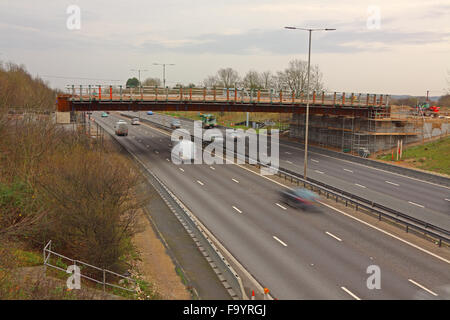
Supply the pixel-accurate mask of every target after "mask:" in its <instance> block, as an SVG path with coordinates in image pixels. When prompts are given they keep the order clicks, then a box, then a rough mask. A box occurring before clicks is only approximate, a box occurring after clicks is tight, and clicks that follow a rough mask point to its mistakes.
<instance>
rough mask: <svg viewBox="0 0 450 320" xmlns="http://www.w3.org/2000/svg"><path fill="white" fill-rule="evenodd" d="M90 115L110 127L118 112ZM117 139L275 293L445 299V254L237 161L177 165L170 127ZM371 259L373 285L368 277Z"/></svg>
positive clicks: (449, 294)
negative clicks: (286, 196)
mask: <svg viewBox="0 0 450 320" xmlns="http://www.w3.org/2000/svg"><path fill="white" fill-rule="evenodd" d="M94 117H95V118H96V119H97V121H98V122H99V123H100V124H102V125H103V126H104V127H105V128H107V130H108V131H110V132H112V129H111V128H112V126H113V124H114V123H115V122H116V121H117V120H118V119H119V118H118V117H117V116H115V115H113V114H111V115H110V116H109V117H108V118H100V117H99V113H95V115H94ZM128 122H129V121H128ZM119 140H120V141H121V143H122V144H123V145H124V146H125V147H126V148H127V149H128V150H130V151H131V152H133V153H134V154H135V155H137V156H138V157H139V159H141V160H142V161H143V162H144V163H146V164H147V165H148V166H149V168H151V170H152V171H153V172H154V173H155V174H156V175H157V176H158V177H159V178H160V179H161V180H162V181H163V182H164V183H165V184H166V185H167V186H168V187H169V188H170V189H171V190H172V191H173V192H174V193H175V195H176V196H177V197H179V198H180V200H181V201H183V203H184V204H185V205H186V206H187V207H188V208H189V209H190V210H191V211H192V212H193V213H194V214H195V215H196V216H197V217H198V218H199V219H200V220H201V221H202V222H203V223H204V224H205V225H206V227H207V228H208V229H209V230H210V231H212V232H213V233H214V235H215V236H216V237H217V238H218V239H219V240H220V241H221V243H222V244H223V245H224V246H225V247H226V248H227V249H228V250H229V251H230V252H231V253H232V254H233V255H234V256H235V257H236V258H237V259H238V260H239V261H240V263H241V264H242V265H243V266H244V267H245V268H246V269H247V270H248V271H249V272H250V273H251V274H252V275H253V276H254V277H255V278H256V279H257V280H258V281H259V282H260V283H262V284H263V285H264V287H267V288H269V289H270V290H271V293H272V294H273V296H275V297H276V298H278V299H417V298H420V299H450V291H449V290H450V261H448V260H445V259H442V258H441V259H440V258H438V257H436V256H433V255H431V254H430V253H428V252H425V251H423V250H420V249H418V248H417V247H414V246H412V245H410V244H408V243H405V242H402V241H399V240H398V239H395V238H393V237H391V236H389V235H387V234H385V233H383V232H380V231H378V230H375V229H373V228H371V227H369V226H367V225H365V224H362V223H361V222H358V221H355V220H354V219H351V218H349V217H347V216H345V215H343V214H341V213H339V212H338V211H336V210H334V209H332V208H329V207H326V206H321V207H320V212H304V211H299V210H295V209H293V208H291V207H288V206H287V205H286V204H284V203H281V202H280V198H279V196H278V193H279V191H280V190H283V188H284V187H283V186H281V185H278V184H277V183H274V182H273V181H271V180H269V179H267V178H265V177H262V176H260V175H258V174H256V173H254V172H251V171H249V170H247V169H244V168H242V167H240V166H237V165H234V164H223V165H206V164H200V165H193V164H182V165H175V164H173V163H172V162H171V153H170V152H171V142H170V136H169V134H168V133H164V132H163V131H159V130H156V129H153V128H151V127H149V126H147V125H139V126H131V125H129V135H128V136H126V137H119ZM318 160H319V161H321V160H322V158H319V159H318ZM319 163H320V162H319ZM325 168H326V167H325ZM322 170H325V169H323V168H322ZM358 182H361V183H365V182H363V181H361V180H358ZM367 187H369V186H367ZM413 200H416V201H418V200H417V199H413ZM371 265H376V266H379V268H380V271H381V289H379V290H378V289H372V290H371V289H368V287H367V284H366V283H367V282H366V281H367V278H368V277H369V276H370V275H369V274H367V272H366V271H367V268H368V267H369V266H371Z"/></svg>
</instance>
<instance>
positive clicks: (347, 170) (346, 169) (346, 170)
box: [344, 168, 353, 173]
mask: <svg viewBox="0 0 450 320" xmlns="http://www.w3.org/2000/svg"><path fill="white" fill-rule="evenodd" d="M344 170H345V171H347V172H351V173H353V171H352V170H349V169H345V168H344Z"/></svg>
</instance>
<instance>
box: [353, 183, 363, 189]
mask: <svg viewBox="0 0 450 320" xmlns="http://www.w3.org/2000/svg"><path fill="white" fill-rule="evenodd" d="M355 186H358V187H361V188H365V186H363V185H362V184H358V183H355Z"/></svg>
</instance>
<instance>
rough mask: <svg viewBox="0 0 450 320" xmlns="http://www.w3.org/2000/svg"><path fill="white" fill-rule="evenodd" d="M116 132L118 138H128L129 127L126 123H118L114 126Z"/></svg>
mask: <svg viewBox="0 0 450 320" xmlns="http://www.w3.org/2000/svg"><path fill="white" fill-rule="evenodd" d="M114 132H115V133H116V135H118V136H127V135H128V127H127V124H126V123H125V122H116V124H115V125H114Z"/></svg>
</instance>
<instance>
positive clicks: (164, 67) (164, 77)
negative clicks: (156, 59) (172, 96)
mask: <svg viewBox="0 0 450 320" xmlns="http://www.w3.org/2000/svg"><path fill="white" fill-rule="evenodd" d="M153 65H155V66H162V67H163V86H164V88H166V66H174V65H175V64H173V63H154V64H153Z"/></svg>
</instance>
